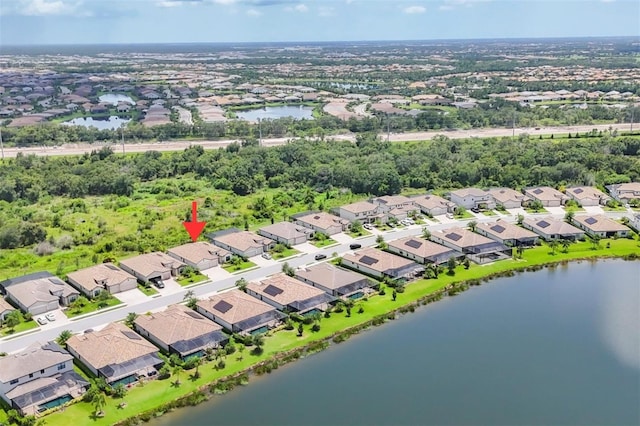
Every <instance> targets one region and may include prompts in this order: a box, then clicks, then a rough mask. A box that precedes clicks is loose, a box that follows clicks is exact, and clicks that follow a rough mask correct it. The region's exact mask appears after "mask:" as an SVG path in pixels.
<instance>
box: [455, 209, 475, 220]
mask: <svg viewBox="0 0 640 426" xmlns="http://www.w3.org/2000/svg"><path fill="white" fill-rule="evenodd" d="M453 217H454V218H456V219H473V218H474V217H475V216H474V215H472V214H471V213H469V212H468V211H466V210H465V211H463V212H462V214H460V213H456V214H454V215H453Z"/></svg>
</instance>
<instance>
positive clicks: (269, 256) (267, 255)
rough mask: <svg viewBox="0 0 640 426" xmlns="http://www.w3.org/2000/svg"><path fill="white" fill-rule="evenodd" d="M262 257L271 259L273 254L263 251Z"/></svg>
mask: <svg viewBox="0 0 640 426" xmlns="http://www.w3.org/2000/svg"><path fill="white" fill-rule="evenodd" d="M262 258H263V259H267V260H271V255H270V254H269V253H262Z"/></svg>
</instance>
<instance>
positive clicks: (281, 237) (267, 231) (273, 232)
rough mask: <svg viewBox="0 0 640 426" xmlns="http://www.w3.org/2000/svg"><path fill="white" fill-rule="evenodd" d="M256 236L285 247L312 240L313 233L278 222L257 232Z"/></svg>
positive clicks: (303, 228) (296, 226) (294, 225)
mask: <svg viewBox="0 0 640 426" xmlns="http://www.w3.org/2000/svg"><path fill="white" fill-rule="evenodd" d="M258 234H260V235H262V236H263V237H267V238H270V239H272V240H274V241H277V242H279V243H281V244H284V245H287V246H294V245H296V244H302V243H306V242H307V240H308V239H310V238H313V231H311V230H310V229H307V228H305V227H303V226H300V225H296V224H294V223H291V222H278V223H274V224H273V225H267V226H264V227H262V228H260V229H259V230H258Z"/></svg>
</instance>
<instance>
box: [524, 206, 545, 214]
mask: <svg viewBox="0 0 640 426" xmlns="http://www.w3.org/2000/svg"><path fill="white" fill-rule="evenodd" d="M524 211H526V212H527V213H549V210H547V209H545V208H544V207H542V208H540V209H538V210H534V209H531V208H528V207H525V209H524Z"/></svg>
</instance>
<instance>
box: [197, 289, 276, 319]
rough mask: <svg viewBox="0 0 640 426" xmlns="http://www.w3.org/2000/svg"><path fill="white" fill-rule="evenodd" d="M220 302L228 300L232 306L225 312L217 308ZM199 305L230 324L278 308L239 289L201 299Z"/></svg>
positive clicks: (227, 302)
mask: <svg viewBox="0 0 640 426" xmlns="http://www.w3.org/2000/svg"><path fill="white" fill-rule="evenodd" d="M220 302H226V304H229V305H231V307H230V308H229V309H228V310H225V312H223V311H221V310H218V309H216V305H217V304H218V303H220ZM198 306H199V307H200V308H202V309H204V310H206V311H208V312H211V313H212V314H214V315H215V316H216V317H218V318H220V319H221V320H223V321H226V322H228V323H229V324H236V323H238V322H240V321H244V320H246V319H249V318H252V317H254V316H258V315H261V314H264V313H267V312H270V311H275V310H276V309H275V308H274V307H273V306H271V305H269V304H268V303H265V302H263V301H261V300H258V299H256V298H255V297H253V296H249V295H248V294H246V293H244V292H242V291H240V290H237V289H234V290H230V291H225V292H224V293H219V294H216V295H215V296H211V297H209V298H208V299H204V300H200V301H198Z"/></svg>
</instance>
